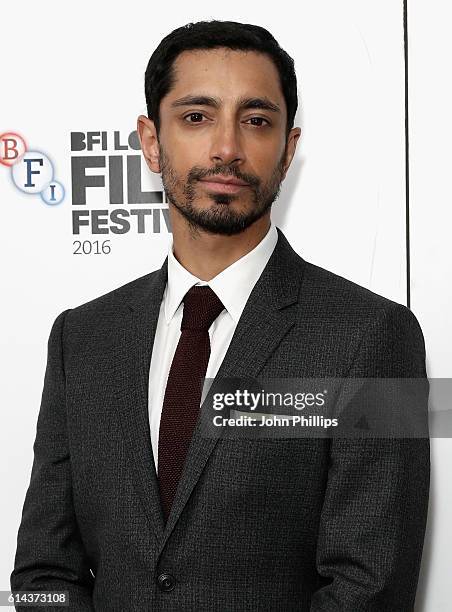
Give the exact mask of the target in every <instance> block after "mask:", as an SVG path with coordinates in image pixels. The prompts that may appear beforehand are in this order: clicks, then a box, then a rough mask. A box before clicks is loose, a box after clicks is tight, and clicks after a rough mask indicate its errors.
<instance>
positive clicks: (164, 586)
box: [157, 572, 176, 591]
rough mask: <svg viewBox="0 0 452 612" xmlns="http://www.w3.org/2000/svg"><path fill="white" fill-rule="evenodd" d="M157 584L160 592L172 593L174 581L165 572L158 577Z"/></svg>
mask: <svg viewBox="0 0 452 612" xmlns="http://www.w3.org/2000/svg"><path fill="white" fill-rule="evenodd" d="M157 584H158V585H159V587H160V589H161V590H162V591H172V590H173V589H174V587H175V586H176V579H175V578H174V576H172V575H171V574H168V573H167V572H165V573H163V574H160V575H159V576H158V578H157Z"/></svg>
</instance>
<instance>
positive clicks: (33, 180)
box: [11, 151, 53, 194]
mask: <svg viewBox="0 0 452 612" xmlns="http://www.w3.org/2000/svg"><path fill="white" fill-rule="evenodd" d="M11 176H12V179H13V181H14V184H15V185H16V187H17V188H18V189H20V190H21V191H23V192H24V193H28V194H34V193H41V191H43V189H46V187H47V186H48V185H49V183H50V182H51V181H53V164H52V162H51V161H50V159H49V158H48V157H47V155H44V153H41V152H40V151H27V152H26V153H25V154H24V155H23V156H22V159H20V160H19V161H18V162H16V163H15V164H14V165H13V166H11Z"/></svg>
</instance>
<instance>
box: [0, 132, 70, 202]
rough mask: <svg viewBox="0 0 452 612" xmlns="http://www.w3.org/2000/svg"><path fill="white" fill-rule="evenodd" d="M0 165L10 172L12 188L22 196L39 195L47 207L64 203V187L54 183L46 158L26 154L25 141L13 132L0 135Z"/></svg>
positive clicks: (43, 155)
mask: <svg viewBox="0 0 452 612" xmlns="http://www.w3.org/2000/svg"><path fill="white" fill-rule="evenodd" d="M0 163H1V164H2V165H3V166H5V167H7V168H9V169H10V172H11V178H12V181H13V183H14V185H15V186H16V187H17V189H19V190H20V191H22V192H23V193H26V194H27V195H36V194H39V195H40V196H41V199H42V201H43V202H44V203H45V204H47V205H49V206H55V205H57V204H61V202H62V201H63V200H64V196H65V190H64V187H63V185H62V184H61V183H60V182H59V181H57V180H55V177H54V167H53V164H52V162H51V160H50V159H49V157H48V155H46V154H45V153H43V152H42V151H37V150H31V151H30V150H29V149H28V147H27V144H26V142H25V139H24V138H23V137H22V136H21V135H20V134H18V133H17V132H4V133H3V134H0Z"/></svg>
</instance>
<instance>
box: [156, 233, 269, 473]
mask: <svg viewBox="0 0 452 612" xmlns="http://www.w3.org/2000/svg"><path fill="white" fill-rule="evenodd" d="M277 241H278V232H277V230H276V226H275V225H274V224H273V222H270V228H269V230H268V232H267V234H266V235H265V236H264V238H263V239H262V240H261V241H260V242H259V244H258V245H256V246H255V247H254V249H253V250H252V251H250V252H249V253H247V254H246V255H244V256H243V257H241V258H240V259H238V260H237V261H235V262H234V263H232V264H231V265H230V266H228V267H227V268H225V269H224V270H223V271H222V272H220V273H219V274H217V275H216V276H215V277H214V278H212V279H211V280H210V281H208V282H206V281H203V280H200V279H199V278H197V277H196V276H194V275H193V274H191V273H190V272H189V271H188V270H187V269H186V268H184V267H183V266H182V265H181V264H180V263H179V261H178V260H177V259H176V257H175V256H174V253H173V240H172V237H171V238H170V242H169V245H168V282H167V284H166V287H165V291H164V294H163V298H162V303H161V306H160V313H159V318H158V322H157V330H156V334H155V340H154V346H153V349H152V357H151V364H150V369H149V423H150V429H151V443H152V452H153V454H154V462H155V469H156V471H157V470H158V439H159V429H160V417H161V414H162V406H163V400H164V397H165V390H166V383H167V380H168V374H169V371H170V367H171V363H172V361H173V356H174V353H175V351H176V347H177V344H178V342H179V337H180V335H181V330H180V326H181V323H182V313H183V308H184V304H183V302H182V300H183V298H184V296H185V294H186V293H187V291H188V290H189V289H190V288H191V287H193V285H209V286H210V287H211V289H213V291H214V292H215V293H216V295H217V296H218V297H219V298H220V300H221V302H222V303H223V305H224V309H223V310H222V312H221V313H220V314H219V316H218V317H217V318H216V319H215V321H214V322H213V323H212V325H211V326H210V328H209V338H210V358H209V363H208V365H207V371H206V378H215V376H216V373H217V371H218V369H219V367H220V365H221V362H222V361H223V359H224V356H225V355H226V351H227V349H228V347H229V343H230V342H231V339H232V336H233V335H234V331H235V328H236V326H237V323H238V321H239V319H240V316H241V314H242V311H243V309H244V308H245V304H246V302H247V301H248V297H249V295H250V293H251V291H252V289H253V287H254V285H255V284H256V282H257V280H258V279H259V277H260V275H261V274H262V271H263V270H264V268H265V266H266V264H267V262H268V260H269V259H270V255H271V254H272V252H273V249H274V248H275V245H276V243H277ZM203 397H204V394H203ZM202 401H203V398H202V399H201V403H202Z"/></svg>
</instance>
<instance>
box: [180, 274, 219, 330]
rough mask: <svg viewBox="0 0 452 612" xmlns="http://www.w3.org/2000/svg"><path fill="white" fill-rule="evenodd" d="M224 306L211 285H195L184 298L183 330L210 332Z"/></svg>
mask: <svg viewBox="0 0 452 612" xmlns="http://www.w3.org/2000/svg"><path fill="white" fill-rule="evenodd" d="M223 308H224V306H223V304H222V302H221V300H220V298H219V297H218V296H217V294H216V293H215V291H214V290H213V289H211V288H210V287H209V285H193V287H192V288H191V289H189V290H188V291H187V293H186V294H185V297H184V311H183V315H182V324H181V327H180V328H181V330H182V329H198V330H205V331H208V329H209V327H210V326H211V325H212V323H213V322H214V321H215V319H216V318H217V317H218V315H219V314H220V312H221V311H222V310H223Z"/></svg>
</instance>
